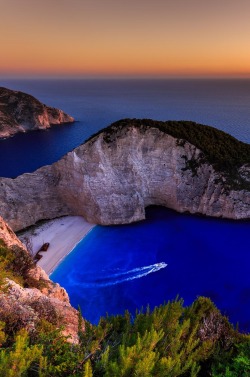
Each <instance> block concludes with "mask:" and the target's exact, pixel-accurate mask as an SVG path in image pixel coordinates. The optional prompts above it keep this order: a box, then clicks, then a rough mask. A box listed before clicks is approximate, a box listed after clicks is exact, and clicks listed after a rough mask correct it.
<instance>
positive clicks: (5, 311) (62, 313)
mask: <svg viewBox="0 0 250 377" xmlns="http://www.w3.org/2000/svg"><path fill="white" fill-rule="evenodd" d="M0 247H2V248H3V247H7V248H8V250H9V252H13V253H14V255H15V258H16V260H17V267H18V271H19V272H20V276H22V278H23V279H24V281H25V285H26V286H27V285H28V287H25V288H24V287H22V286H20V285H19V284H18V283H17V282H14V281H13V280H10V279H6V282H5V283H4V285H3V286H0V321H4V322H6V321H7V322H9V321H10V320H11V321H12V322H13V323H15V326H16V325H17V324H19V325H20V326H21V327H25V328H26V329H27V330H28V331H34V330H35V328H36V324H37V322H38V321H39V320H40V319H42V318H43V319H47V320H49V321H52V323H54V324H57V322H58V323H59V325H60V326H64V330H63V334H64V335H66V336H67V337H69V341H71V342H77V341H78V312H77V310H75V309H74V308H72V306H71V305H70V303H69V298H68V294H67V292H66V291H65V289H63V288H62V287H60V286H59V284H56V283H53V282H52V281H50V280H49V277H48V276H47V274H46V273H45V272H44V271H43V270H42V269H41V268H40V267H39V266H36V265H34V264H33V263H32V264H31V266H30V268H29V269H28V271H27V269H25V266H23V264H25V263H26V264H27V260H28V258H27V257H28V251H27V249H26V248H25V246H24V245H23V244H22V243H21V242H20V240H19V239H18V238H17V237H16V235H15V234H14V232H13V231H12V230H11V229H10V227H9V226H8V225H7V224H6V223H5V222H4V220H3V219H2V218H1V217H0ZM23 271H25V273H23ZM1 283H2V284H3V282H1ZM1 288H3V290H1ZM21 327H20V328H21Z"/></svg>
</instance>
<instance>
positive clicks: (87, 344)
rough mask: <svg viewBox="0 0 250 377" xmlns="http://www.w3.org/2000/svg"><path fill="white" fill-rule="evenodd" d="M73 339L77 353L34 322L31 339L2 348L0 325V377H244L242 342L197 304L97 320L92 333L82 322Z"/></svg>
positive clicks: (20, 337)
mask: <svg viewBox="0 0 250 377" xmlns="http://www.w3.org/2000/svg"><path fill="white" fill-rule="evenodd" d="M79 318H81V316H80V315H79ZM80 322H81V320H80V319H79V329H80V328H81V325H80ZM79 339H80V342H79V344H78V345H72V344H70V343H68V342H67V339H66V338H65V337H64V336H62V335H61V332H60V329H58V328H57V327H56V326H55V325H53V324H51V323H49V322H48V321H47V320H44V319H42V320H41V321H40V323H39V325H38V326H37V331H36V332H35V333H34V332H33V333H31V334H30V335H29V334H28V332H27V330H25V329H20V330H19V331H18V332H17V333H16V335H15V338H14V340H13V341H12V342H8V329H7V328H6V326H5V327H4V324H3V323H1V326H0V341H1V347H0V375H1V376H2V377H10V376H15V377H18V376H20V377H23V376H40V377H41V376H42V377H50V376H65V377H66V376H79V377H80V376H85V377H90V376H103V377H131V376H136V377H138V376H141V377H149V376H152V377H157V376H159V377H164V376H166V377H177V376H183V377H187V376H191V377H196V376H197V377H199V376H201V377H203V376H204V377H205V376H213V377H222V376H228V377H232V376H241V377H244V376H249V372H250V351H249V349H250V347H249V345H250V336H249V335H244V334H240V333H239V332H237V331H236V330H234V329H233V327H232V326H231V325H230V324H229V323H228V321H227V319H226V318H225V317H223V316H222V315H221V314H220V312H219V311H218V310H217V309H216V308H215V306H214V305H213V304H212V302H211V301H210V300H209V299H207V298H204V297H200V298H198V299H197V300H196V301H195V302H194V303H193V305H191V306H190V307H186V308H185V307H183V302H182V300H178V299H177V300H175V301H173V302H169V303H167V304H164V305H161V306H159V307H156V308H155V309H154V310H152V311H151V310H150V309H149V308H147V310H146V311H145V312H143V311H141V312H138V313H137V315H136V316H135V318H132V317H131V315H130V314H129V313H128V312H126V313H125V314H124V315H123V316H122V315H118V316H111V317H107V318H101V320H100V322H99V324H98V326H92V325H91V324H90V323H88V322H86V323H85V331H84V332H83V331H80V330H79Z"/></svg>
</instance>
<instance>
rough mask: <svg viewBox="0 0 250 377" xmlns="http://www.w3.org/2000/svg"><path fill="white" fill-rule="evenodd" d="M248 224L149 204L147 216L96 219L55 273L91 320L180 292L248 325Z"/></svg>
mask: <svg viewBox="0 0 250 377" xmlns="http://www.w3.org/2000/svg"><path fill="white" fill-rule="evenodd" d="M249 225H250V224H249V221H246V222H244V221H239V222H234V221H225V220H219V219H210V218H205V217H197V216H190V215H180V214H177V213H176V212H174V211H171V210H168V209H166V208H162V207H150V208H148V209H147V219H146V220H145V221H142V222H138V223H136V224H131V225H122V226H109V227H103V226H96V227H95V228H94V229H93V230H92V231H91V232H90V233H89V234H88V235H87V237H86V238H84V239H83V240H82V241H81V242H80V243H79V244H78V246H77V247H76V248H75V249H74V251H73V252H72V253H71V254H69V256H68V257H67V258H66V259H65V260H64V261H63V262H62V263H61V264H60V266H59V267H58V268H57V269H56V270H55V271H54V272H53V274H52V275H51V279H52V280H53V281H56V282H58V283H60V284H61V285H62V286H63V287H65V288H66V290H67V291H68V293H69V296H70V300H71V303H72V304H73V305H74V306H75V307H76V308H77V307H78V305H80V307H81V309H82V312H83V315H84V317H85V318H87V319H88V320H90V321H91V322H93V323H97V322H98V320H99V318H100V316H104V315H105V314H106V313H109V314H117V313H123V312H124V310H125V309H129V310H130V311H131V312H132V313H133V312H135V310H136V309H137V308H138V309H140V308H141V307H142V306H143V307H144V308H145V307H146V306H147V305H148V304H150V306H151V307H154V306H155V305H159V304H161V303H163V302H164V301H168V300H172V299H174V298H175V297H176V296H177V295H179V296H180V297H182V298H183V299H184V301H185V304H190V303H191V302H192V301H193V300H194V299H195V298H196V297H197V296H200V295H204V296H208V297H210V298H211V299H212V300H213V301H214V302H215V303H216V305H217V306H218V307H219V308H220V309H221V310H222V312H223V313H224V314H226V315H228V316H229V319H230V320H231V321H233V322H234V323H235V324H236V323H237V322H239V325H240V328H241V329H242V330H247V331H249V330H250V276H249V262H250V254H249V252H250V250H249Z"/></svg>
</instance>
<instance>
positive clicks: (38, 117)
mask: <svg viewBox="0 0 250 377" xmlns="http://www.w3.org/2000/svg"><path fill="white" fill-rule="evenodd" d="M73 121H74V118H73V117H71V116H69V115H67V114H65V113H64V112H63V111H62V110H59V109H55V108H53V107H49V106H46V105H44V104H42V103H41V102H40V101H38V100H37V99H36V98H34V97H33V96H31V95H29V94H26V93H23V92H19V91H14V90H10V89H6V88H0V138H7V137H10V136H13V135H14V134H16V133H18V132H27V131H31V130H37V129H46V128H49V127H50V126H51V125H53V124H61V123H71V122H73Z"/></svg>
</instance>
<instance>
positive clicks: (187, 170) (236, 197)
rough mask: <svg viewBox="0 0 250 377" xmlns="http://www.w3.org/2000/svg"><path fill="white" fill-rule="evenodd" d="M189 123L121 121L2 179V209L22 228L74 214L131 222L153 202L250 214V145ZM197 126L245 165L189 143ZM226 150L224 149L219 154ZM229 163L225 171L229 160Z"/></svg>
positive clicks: (194, 210) (224, 213) (204, 211)
mask: <svg viewBox="0 0 250 377" xmlns="http://www.w3.org/2000/svg"><path fill="white" fill-rule="evenodd" d="M183 124H184V123H183V122H182V123H181V122H180V124H177V125H175V128H176V129H175V131H173V130H172V128H171V127H170V129H169V130H168V129H166V127H167V126H168V124H167V123H166V124H165V123H163V122H153V121H147V120H129V119H128V120H124V121H120V122H117V123H116V124H114V125H113V126H111V127H109V128H107V129H106V130H104V131H103V132H100V133H99V134H98V135H96V136H94V137H92V138H91V139H90V140H89V141H87V142H86V143H85V144H83V145H81V146H79V147H78V148H76V149H75V150H73V151H72V152H69V153H68V154H67V155H66V156H64V157H63V158H62V159H61V160H60V161H58V162H56V163H54V164H53V165H51V166H46V167H43V168H41V169H38V170H37V171H35V172H34V173H31V174H24V175H21V176H19V177H17V178H16V179H9V178H2V179H1V180H0V214H1V216H3V218H4V219H6V220H7V221H8V223H9V224H10V225H11V226H12V227H13V229H14V230H19V229H21V228H24V227H27V226H29V225H31V224H34V223H36V222H37V221H38V220H41V219H51V218H54V217H58V216H61V215H67V214H70V215H73V214H75V215H82V216H84V217H85V218H86V219H87V220H88V221H90V222H92V223H98V224H124V223H130V222H133V221H138V220H141V219H144V217H145V207H147V206H149V205H163V206H166V207H169V208H172V209H174V210H176V211H179V212H189V213H198V214H203V215H208V216H215V217H224V218H230V219H246V218H250V191H249V189H248V186H247V184H248V183H249V174H250V169H249V165H248V164H247V162H248V149H249V146H248V145H247V144H243V143H240V142H238V141H237V140H235V139H233V138H232V137H230V136H229V135H226V134H224V133H221V132H219V131H216V130H214V129H212V128H209V130H208V128H206V127H205V126H199V127H200V128H199V127H196V126H195V125H190V127H184V128H185V129H184V128H183V130H182V131H181V132H180V130H181V127H182V125H183ZM178 125H179V126H178ZM176 130H177V131H176ZM184 131H185V132H186V133H185V132H184ZM191 132H194V133H195V137H196V140H198V141H199V140H200V139H202V137H203V136H204V135H206V132H207V133H208V134H209V135H210V134H211V135H212V136H211V135H210V136H209V137H208V141H206V143H208V144H209V143H210V144H212V143H214V145H215V150H216V147H217V145H216V143H217V140H219V138H220V137H221V138H222V139H221V140H222V144H221V145H224V144H227V143H229V147H228V149H229V151H230V153H231V152H232V151H231V150H232V149H233V148H232V145H233V147H234V148H236V156H240V157H237V158H240V159H239V160H237V159H236V160H235V161H238V162H237V164H238V163H239V164H241V168H239V166H236V165H237V164H236V162H235V164H236V165H235V166H233V167H230V166H231V165H233V164H234V162H232V161H233V160H232V161H231V160H230V158H229V157H228V158H226V162H225V161H224V160H223V159H222V160H220V159H219V157H218V159H217V160H215V161H214V162H210V161H209V158H213V156H212V155H211V156H212V157H209V152H207V155H206V153H205V152H204V150H201V149H200V148H198V147H197V146H196V145H194V144H192V143H191V142H190V141H188V139H189V140H191V138H190V133H191ZM171 133H172V135H171ZM174 133H177V135H178V136H173V135H174ZM202 133H203V134H202ZM184 134H185V135H184ZM183 137H185V138H183ZM204 137H205V136H204ZM211 137H212V139H211ZM209 138H210V139H209ZM231 139H232V140H231ZM209 140H210V142H209ZM198 141H195V142H196V143H197V144H198ZM230 143H231V144H230ZM238 143H239V145H238ZM237 148H238V149H237ZM217 149H218V148H217ZM222 152H223V153H224V152H225V151H224V150H220V148H219V152H218V155H220V154H221V153H222ZM243 152H244V153H245V154H244V153H243ZM243 154H244V156H245V157H244V159H243V160H242V158H241V156H242V155H243ZM208 157H209V158H208ZM228 162H230V164H229V165H230V166H229V168H228V169H227V171H226V170H225V171H224V172H223V169H222V168H221V166H223V164H224V163H226V165H227V163H228ZM218 166H219V168H218ZM230 169H231V170H230ZM232 169H233V170H232ZM236 170H237V171H236ZM235 171H236V173H237V174H238V175H237V174H236V173H235ZM230 172H234V174H236V175H237V176H236V178H235V177H234V179H233V176H231V175H230V174H231V173H230ZM232 174H233V173H232ZM230 180H231V181H232V182H231V181H230ZM244 184H245V186H244Z"/></svg>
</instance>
